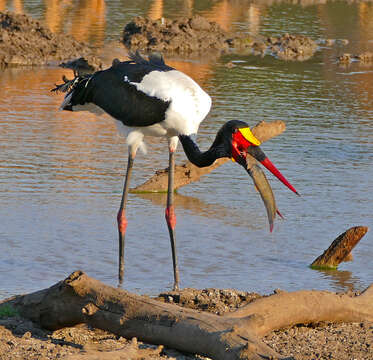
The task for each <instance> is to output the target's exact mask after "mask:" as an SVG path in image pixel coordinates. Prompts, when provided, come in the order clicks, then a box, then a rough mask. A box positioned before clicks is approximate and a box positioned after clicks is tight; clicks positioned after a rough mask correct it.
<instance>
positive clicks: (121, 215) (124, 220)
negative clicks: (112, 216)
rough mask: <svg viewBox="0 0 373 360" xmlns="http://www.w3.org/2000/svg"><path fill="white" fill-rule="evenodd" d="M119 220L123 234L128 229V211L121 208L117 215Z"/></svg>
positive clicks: (119, 228) (120, 230) (119, 227)
mask: <svg viewBox="0 0 373 360" xmlns="http://www.w3.org/2000/svg"><path fill="white" fill-rule="evenodd" d="M117 221H118V230H119V232H120V233H121V234H125V233H126V229H127V224H128V221H127V218H126V212H125V211H124V210H119V211H118V215H117Z"/></svg>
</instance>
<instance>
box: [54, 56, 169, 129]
mask: <svg viewBox="0 0 373 360" xmlns="http://www.w3.org/2000/svg"><path fill="white" fill-rule="evenodd" d="M130 59H131V60H129V61H124V62H119V61H118V60H114V61H113V65H112V66H111V67H110V68H109V69H107V70H103V71H97V72H95V73H94V74H92V75H84V76H78V77H76V78H74V79H73V80H70V81H68V80H64V81H65V83H64V84H62V85H57V86H56V88H55V89H53V90H54V91H67V92H68V93H67V94H66V96H65V101H64V102H63V104H62V106H61V108H62V109H63V110H73V108H74V106H76V105H84V104H87V103H93V104H95V105H97V106H99V107H100V108H101V109H103V110H104V111H105V112H107V113H108V114H109V115H111V116H112V117H114V118H115V119H117V120H120V121H122V122H123V123H124V124H125V125H127V126H150V125H153V124H156V123H158V122H161V121H162V120H164V119H165V112H166V111H167V109H168V107H169V105H170V101H164V100H162V99H159V98H157V97H154V96H149V95H147V94H145V93H144V92H142V91H139V90H137V88H136V86H135V85H133V84H131V82H136V83H140V82H141V81H142V79H143V77H144V76H145V75H147V74H149V73H150V72H152V71H170V70H173V68H171V67H169V66H167V65H166V64H165V63H164V61H163V58H162V57H161V56H160V55H154V54H153V55H151V56H149V60H146V59H144V58H143V57H141V55H139V54H138V53H136V54H130Z"/></svg>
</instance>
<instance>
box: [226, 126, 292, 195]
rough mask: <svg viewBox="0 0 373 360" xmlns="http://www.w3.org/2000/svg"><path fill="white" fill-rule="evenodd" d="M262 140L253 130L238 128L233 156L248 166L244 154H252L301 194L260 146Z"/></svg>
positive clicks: (234, 140)
mask: <svg viewBox="0 0 373 360" xmlns="http://www.w3.org/2000/svg"><path fill="white" fill-rule="evenodd" d="M259 145H260V141H259V140H258V139H257V138H256V137H255V136H254V135H253V133H252V132H251V130H250V129H249V128H248V127H247V128H241V129H238V131H237V132H235V133H234V134H233V137H232V157H233V159H234V160H235V161H237V162H238V163H240V164H241V165H243V166H244V167H246V164H245V159H244V158H243V157H242V156H243V154H245V153H247V154H250V155H251V156H252V157H253V158H255V159H256V160H257V161H259V162H260V163H261V164H263V165H264V166H265V167H266V168H267V169H268V170H269V171H270V172H271V173H272V174H273V175H275V176H276V177H277V178H278V179H279V180H280V181H281V182H282V183H283V184H284V185H286V186H287V187H288V188H289V189H290V190H291V191H293V192H295V193H296V194H297V195H299V193H298V191H297V190H295V188H294V186H293V185H291V184H290V183H289V181H287V180H286V178H285V176H284V175H282V174H281V172H280V170H278V169H277V168H276V166H275V165H273V164H272V162H271V161H270V160H269V159H268V158H267V156H266V155H265V154H264V152H263V151H262V149H261V148H260V147H259Z"/></svg>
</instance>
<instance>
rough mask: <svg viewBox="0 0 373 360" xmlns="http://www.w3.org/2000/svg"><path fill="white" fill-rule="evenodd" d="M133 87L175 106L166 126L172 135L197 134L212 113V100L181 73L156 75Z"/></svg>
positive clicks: (170, 110) (169, 72) (151, 73)
mask: <svg viewBox="0 0 373 360" xmlns="http://www.w3.org/2000/svg"><path fill="white" fill-rule="evenodd" d="M131 84H133V85H135V86H136V88H137V90H139V91H142V92H144V93H145V94H147V95H149V96H154V97H157V98H158V99H161V100H163V101H170V102H171V104H170V106H169V108H168V109H167V111H166V118H165V121H164V122H163V125H164V127H165V129H166V130H167V132H168V133H169V135H178V134H185V135H190V134H194V133H196V132H197V131H198V127H199V124H200V123H201V122H202V120H203V119H204V118H205V117H206V115H207V114H208V112H209V111H210V107H211V98H210V96H209V95H208V94H207V93H206V92H204V91H203V90H202V89H201V88H200V86H199V85H198V84H197V83H196V82H195V81H194V80H193V79H191V78H190V77H189V76H187V75H185V74H183V73H182V72H180V71H177V70H171V71H152V72H150V73H149V74H147V75H145V76H144V77H143V79H142V81H141V82H140V83H136V82H131Z"/></svg>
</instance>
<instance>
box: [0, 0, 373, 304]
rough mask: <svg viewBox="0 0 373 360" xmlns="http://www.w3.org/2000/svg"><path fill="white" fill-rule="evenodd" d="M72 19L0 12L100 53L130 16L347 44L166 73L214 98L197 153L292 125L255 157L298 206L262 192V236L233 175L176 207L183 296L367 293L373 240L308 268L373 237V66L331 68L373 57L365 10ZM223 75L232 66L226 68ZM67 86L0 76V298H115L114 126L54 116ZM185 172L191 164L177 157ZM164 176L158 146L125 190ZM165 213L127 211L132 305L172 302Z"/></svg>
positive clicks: (88, 8) (50, 71)
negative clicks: (61, 284)
mask: <svg viewBox="0 0 373 360" xmlns="http://www.w3.org/2000/svg"><path fill="white" fill-rule="evenodd" d="M47 3H48V6H46V4H47ZM76 4H78V3H76V2H73V3H71V2H68V1H67V2H64V1H62V2H60V1H59V2H58V1H56V2H54V1H51V2H41V1H28V2H27V4H23V3H22V2H20V1H14V2H9V1H8V2H6V3H5V2H1V1H0V8H1V7H2V6H3V7H4V6H6V7H8V8H14V9H18V11H25V12H27V13H29V14H31V15H33V16H35V17H38V18H41V19H43V20H45V21H46V22H47V23H48V24H49V26H50V27H51V28H52V29H54V30H55V31H64V32H68V33H71V34H73V35H74V36H76V37H77V38H78V39H79V40H85V41H89V42H91V43H93V44H96V45H102V44H104V43H106V42H107V41H109V40H112V39H115V38H118V37H119V34H120V32H121V27H122V25H124V23H126V22H127V21H128V20H129V19H130V18H131V17H132V16H134V15H148V16H153V17H154V18H158V17H160V16H166V17H169V16H176V15H180V14H182V15H190V14H192V13H200V14H203V15H204V16H207V17H208V18H209V19H210V20H215V21H217V22H219V23H220V24H221V26H223V27H225V28H226V29H236V30H237V29H239V30H241V31H247V32H251V33H253V34H278V33H283V32H297V33H302V34H305V35H309V36H311V37H312V38H314V39H317V38H338V39H340V38H343V39H348V40H349V44H348V45H347V46H344V47H341V46H338V45H336V46H333V47H330V48H324V49H322V51H320V52H318V53H317V54H316V56H315V57H314V58H312V59H311V60H309V61H307V62H303V63H293V62H282V61H279V60H276V59H274V58H271V57H266V58H264V59H261V58H257V57H253V56H250V55H243V54H241V55H226V56H223V57H221V58H219V59H214V60H206V59H204V60H201V61H193V62H190V61H189V62H180V61H178V62H175V61H174V62H171V64H172V65H173V66H175V67H177V68H179V69H181V70H183V71H185V72H187V73H188V74H190V75H191V76H193V77H194V78H195V79H196V80H197V81H198V82H199V83H201V84H202V85H203V87H204V88H205V89H206V90H207V91H208V92H209V93H210V94H211V95H212V97H213V102H214V106H213V109H212V111H211V113H210V114H209V116H208V118H207V119H206V120H205V122H204V123H203V124H202V126H201V128H200V133H199V136H198V142H199V143H200V144H201V147H203V148H206V147H207V146H208V145H209V144H210V143H211V141H212V140H213V138H214V135H213V134H214V133H215V132H216V131H217V129H218V128H219V126H220V125H221V124H222V123H223V122H224V121H226V120H230V119H242V120H245V121H247V122H248V123H250V124H252V125H254V124H255V123H256V122H257V121H259V120H267V121H270V120H274V119H280V120H284V121H285V122H286V124H287V131H286V132H285V133H284V134H283V135H282V136H280V137H278V138H276V139H273V140H271V141H270V142H268V143H266V144H264V145H263V150H264V151H265V152H266V154H267V155H268V156H269V157H270V158H271V160H272V161H273V162H274V163H275V164H276V165H277V166H278V168H279V169H281V170H282V171H283V173H284V174H285V175H286V176H287V177H288V179H289V180H290V181H291V182H292V183H293V184H294V185H295V187H296V188H297V190H298V191H299V192H300V193H301V194H302V197H300V198H298V197H296V196H294V195H293V194H292V193H291V192H290V191H289V190H288V189H286V188H285V187H284V186H283V185H282V184H280V183H279V182H278V181H276V180H275V179H274V178H273V177H270V181H271V184H272V186H273V189H274V192H275V195H276V198H277V202H278V207H279V209H280V210H281V212H282V213H283V214H284V215H285V217H286V220H285V221H281V220H278V221H277V222H276V224H275V229H274V232H273V233H272V234H271V233H269V230H268V224H267V219H266V214H265V210H264V207H263V205H262V203H261V201H260V198H259V196H258V194H257V193H256V191H255V190H254V187H253V185H252V183H251V181H250V179H248V177H247V176H246V175H245V174H244V173H243V172H242V171H241V169H239V168H238V167H237V165H235V164H233V163H227V164H225V165H224V166H222V167H220V168H219V169H217V170H216V171H215V172H213V173H212V174H211V175H209V176H207V177H204V178H203V179H202V181H200V182H198V183H194V184H191V185H189V186H186V187H184V188H182V189H181V190H180V191H179V194H178V195H177V197H176V203H177V204H176V205H177V216H178V218H177V240H178V254H179V262H180V271H181V285H182V286H183V287H199V288H203V287H220V288H227V287H232V288H237V289H243V290H255V291H259V292H267V293H268V292H270V291H272V290H273V289H274V288H282V289H286V290H296V289H302V288H316V289H330V288H331V289H334V290H347V289H355V290H361V289H363V288H364V287H365V286H367V285H368V284H369V283H371V282H372V278H373V266H372V257H373V245H372V239H373V238H372V235H371V233H368V234H367V235H366V236H365V238H363V240H362V241H361V243H360V244H359V245H358V246H357V248H356V249H355V250H354V252H353V253H354V258H355V259H354V261H353V262H351V263H345V264H342V265H341V266H340V268H339V270H338V271H329V272H320V271H313V270H310V269H309V268H308V267H307V266H308V264H309V263H310V262H312V260H313V259H314V258H315V257H316V256H318V255H319V254H320V253H321V252H322V251H323V250H324V249H325V248H326V247H327V246H329V244H330V242H331V241H332V240H333V239H334V238H335V237H336V236H337V235H339V234H340V233H341V232H343V231H344V230H346V229H347V228H349V227H351V226H354V225H366V226H369V227H371V226H372V223H373V215H372V213H373V212H372V210H373V181H372V178H373V167H372V162H373V103H372V94H373V66H361V65H359V64H352V65H350V66H348V67H341V66H339V65H338V64H336V62H335V57H336V56H337V55H339V54H341V53H343V52H352V53H353V52H360V51H364V50H367V49H369V48H370V49H372V45H373V27H372V25H371V21H369V19H371V17H372V15H373V5H372V4H367V3H361V4H360V3H352V4H347V3H343V2H330V3H329V2H326V3H325V4H320V5H313V4H310V5H308V4H307V3H305V4H304V5H289V4H283V3H280V2H277V3H274V4H271V3H270V2H268V3H261V4H260V5H257V4H255V3H251V2H247V3H246V2H234V1H233V2H230V1H217V2H214V3H213V5H211V2H204V1H195V2H190V1H176V2H174V1H149V2H138V1H126V2H121V1H110V2H107V3H106V4H105V3H104V2H103V1H83V2H79V6H78V5H76ZM243 4H244V5H243ZM83 25H84V26H83ZM229 61H233V62H234V63H235V64H236V66H235V67H233V68H228V67H226V66H225V64H226V63H227V62H229ZM62 74H67V75H70V74H69V73H68V72H66V71H64V70H62V69H58V68H53V67H45V68H34V69H28V68H25V69H7V70H5V71H2V72H0V84H1V92H0V148H1V151H0V199H1V206H0V239H1V241H0V297H5V296H8V295H11V294H15V293H23V292H27V291H32V290H36V289H39V288H42V287H46V286H49V285H50V284H52V283H54V282H55V281H57V280H60V279H61V278H63V277H65V276H67V275H68V274H69V273H70V272H71V271H73V270H76V269H82V270H84V271H86V272H87V273H88V274H90V275H92V276H94V277H97V278H99V279H101V280H103V281H105V282H108V283H111V284H113V285H116V275H117V230H116V219H115V218H116V211H117V208H118V206H119V201H120V196H121V189H122V183H123V174H124V171H125V165H126V158H127V154H126V145H125V143H124V141H123V139H122V138H120V137H119V136H118V135H117V132H116V127H115V124H114V123H113V121H112V120H110V119H109V118H100V119H98V118H95V117H94V116H92V115H88V114H83V113H78V114H71V113H62V112H58V111H57V109H58V106H59V104H60V102H61V97H60V96H55V95H51V94H50V93H49V89H50V88H51V86H53V84H54V83H55V82H58V81H59V79H60V78H61V76H62ZM178 159H179V161H180V162H181V161H183V160H184V159H185V157H184V155H183V153H182V152H181V151H179V153H178ZM166 165H167V151H166V142H165V141H161V142H160V141H158V140H150V141H149V142H148V154H147V155H146V156H145V155H142V154H139V156H138V158H137V159H136V162H135V170H134V174H133V185H137V184H140V183H141V182H143V181H144V180H145V179H146V178H148V177H149V176H150V175H151V174H153V172H154V170H155V169H158V168H163V167H165V166H166ZM165 201H166V199H165V196H164V195H157V194H152V195H145V194H144V195H133V194H132V195H130V196H129V204H128V217H129V226H128V235H127V240H126V282H125V287H126V288H127V289H129V290H133V291H137V292H141V293H157V292H159V291H161V290H164V289H168V288H170V287H171V286H172V265H171V255H170V246H169V240H168V233H167V227H166V224H165V222H164V204H165Z"/></svg>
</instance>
